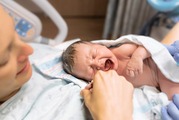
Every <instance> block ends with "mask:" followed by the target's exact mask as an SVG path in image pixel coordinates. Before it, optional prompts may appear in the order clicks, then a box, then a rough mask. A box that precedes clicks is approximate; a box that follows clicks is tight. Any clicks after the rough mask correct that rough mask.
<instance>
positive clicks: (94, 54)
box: [92, 49, 97, 59]
mask: <svg viewBox="0 0 179 120" xmlns="http://www.w3.org/2000/svg"><path fill="white" fill-rule="evenodd" d="M96 56H97V49H95V50H94V52H93V56H92V57H93V59H94V58H96Z"/></svg>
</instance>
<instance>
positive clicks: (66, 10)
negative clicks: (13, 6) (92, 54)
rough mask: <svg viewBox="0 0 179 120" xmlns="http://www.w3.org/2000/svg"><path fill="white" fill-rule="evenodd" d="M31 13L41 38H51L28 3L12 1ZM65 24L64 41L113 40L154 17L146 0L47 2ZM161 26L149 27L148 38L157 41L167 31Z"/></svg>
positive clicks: (49, 27) (46, 23)
mask: <svg viewBox="0 0 179 120" xmlns="http://www.w3.org/2000/svg"><path fill="white" fill-rule="evenodd" d="M16 1H17V2H18V3H20V4H22V5H23V6H25V7H26V8H27V9H29V10H30V11H32V12H33V13H35V14H36V15H37V16H38V17H39V18H40V20H41V21H42V24H43V30H42V35H43V36H45V37H48V38H53V37H54V36H55V35H56V34H57V28H56V27H55V25H54V24H53V22H52V21H51V20H50V19H49V18H48V16H46V15H45V14H44V13H43V12H42V11H41V10H40V9H39V8H38V7H37V6H36V5H35V4H33V3H32V2H31V1H30V0H26V1H24V0H16ZM48 1H49V2H50V3H51V4H52V5H53V6H54V7H55V8H56V10H57V11H58V12H59V13H60V14H61V15H62V17H63V18H64V20H65V21H66V23H67V25H68V35H67V38H66V40H71V39H75V38H80V39H82V40H98V39H116V38H118V37H120V36H121V35H125V34H139V33H140V32H141V30H142V28H143V27H144V25H145V24H146V23H147V22H148V21H149V19H151V18H152V16H154V15H155V14H156V12H157V11H156V10H154V9H153V8H152V7H151V6H150V5H149V4H148V3H147V1H146V0H48ZM169 29H170V28H167V27H166V25H164V24H158V25H157V26H153V27H152V30H151V34H150V36H152V37H154V38H155V39H157V40H161V39H162V38H163V36H164V35H166V33H167V32H168V31H169Z"/></svg>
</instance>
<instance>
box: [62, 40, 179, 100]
mask: <svg viewBox="0 0 179 120" xmlns="http://www.w3.org/2000/svg"><path fill="white" fill-rule="evenodd" d="M62 61H63V67H64V70H65V71H66V72H67V73H70V74H72V75H73V76H75V77H77V78H81V79H84V80H86V81H91V80H92V79H93V77H94V75H95V73H96V72H97V70H103V71H107V70H110V69H113V70H115V71H117V73H118V74H119V75H122V76H124V77H125V78H126V79H127V80H128V81H130V82H131V83H132V84H133V85H134V87H141V86H143V85H149V86H154V87H156V88H158V89H159V90H161V91H162V92H165V93H166V94H167V96H168V98H169V99H171V98H172V96H173V94H176V93H179V84H178V83H174V82H172V81H170V80H168V79H167V78H166V77H165V76H164V75H163V74H162V73H161V71H160V69H158V67H157V65H156V64H155V62H154V61H153V60H152V58H151V55H150V53H149V52H148V51H147V50H146V49H145V48H144V47H143V46H140V45H137V44H134V43H123V44H118V45H117V46H113V47H110V48H107V47H106V46H103V45H100V44H97V43H92V42H87V41H77V42H75V43H73V44H71V45H70V46H69V47H68V48H67V49H66V50H65V51H64V52H63V55H62Z"/></svg>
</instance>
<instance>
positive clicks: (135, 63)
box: [126, 57, 143, 77]
mask: <svg viewBox="0 0 179 120" xmlns="http://www.w3.org/2000/svg"><path fill="white" fill-rule="evenodd" d="M141 73H143V60H142V59H141V58H140V57H132V58H131V60H130V61H129V62H128V64H127V67H126V74H127V75H128V76H130V77H136V76H137V75H139V74H141Z"/></svg>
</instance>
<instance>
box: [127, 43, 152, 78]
mask: <svg viewBox="0 0 179 120" xmlns="http://www.w3.org/2000/svg"><path fill="white" fill-rule="evenodd" d="M148 57H150V53H149V52H148V51H147V50H146V49H145V48H144V47H143V46H138V47H137V48H136V49H135V50H134V52H133V53H132V56H131V59H130V60H129V62H128V64H127V69H126V74H127V75H129V76H130V77H135V76H136V75H139V74H141V73H143V60H144V59H146V58H148Z"/></svg>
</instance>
